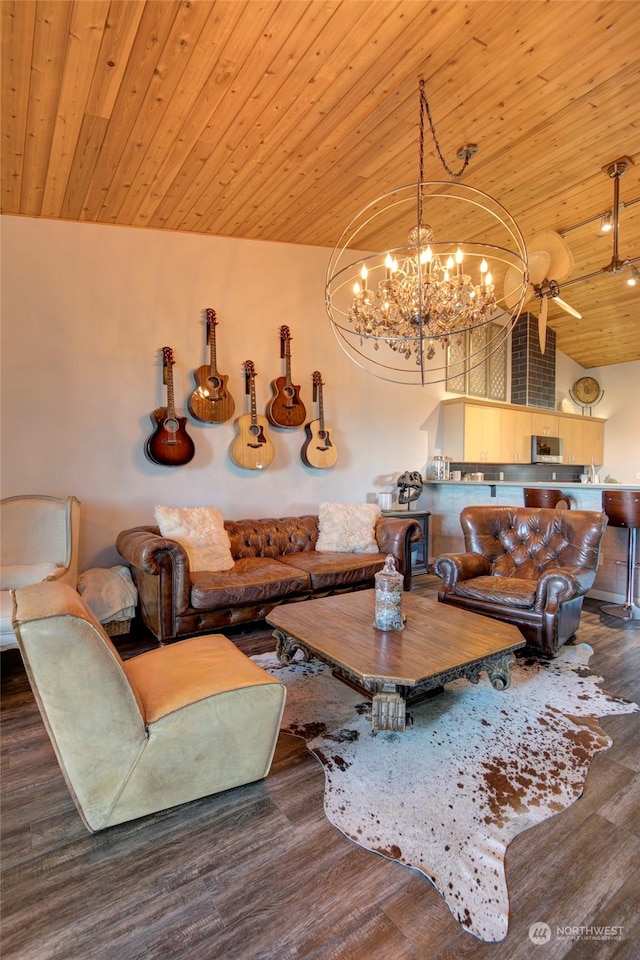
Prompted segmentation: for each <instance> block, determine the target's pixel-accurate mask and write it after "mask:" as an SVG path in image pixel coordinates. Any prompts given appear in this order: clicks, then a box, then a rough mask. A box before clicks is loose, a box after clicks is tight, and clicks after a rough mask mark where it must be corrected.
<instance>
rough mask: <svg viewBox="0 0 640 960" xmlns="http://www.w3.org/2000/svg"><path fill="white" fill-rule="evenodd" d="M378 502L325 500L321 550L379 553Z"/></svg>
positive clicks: (320, 528) (318, 545) (320, 524)
mask: <svg viewBox="0 0 640 960" xmlns="http://www.w3.org/2000/svg"><path fill="white" fill-rule="evenodd" d="M379 517H380V507H379V506H378V504H377V503H321V504H320V509H319V511H318V541H317V543H316V550H317V551H318V553H379V552H380V547H379V546H378V542H377V540H376V521H377V520H378V518H379Z"/></svg>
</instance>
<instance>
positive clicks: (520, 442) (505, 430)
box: [499, 409, 533, 463]
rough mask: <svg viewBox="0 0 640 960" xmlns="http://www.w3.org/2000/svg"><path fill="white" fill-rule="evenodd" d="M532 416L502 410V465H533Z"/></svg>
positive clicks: (521, 411) (517, 411)
mask: <svg viewBox="0 0 640 960" xmlns="http://www.w3.org/2000/svg"><path fill="white" fill-rule="evenodd" d="M532 433H533V431H532V429H531V414H530V413H529V412H528V411H523V410H507V409H504V410H500V460H499V462H500V463H531V434H532Z"/></svg>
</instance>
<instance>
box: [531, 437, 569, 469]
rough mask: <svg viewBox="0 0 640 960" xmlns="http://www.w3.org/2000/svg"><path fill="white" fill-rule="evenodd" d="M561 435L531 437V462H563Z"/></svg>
mask: <svg viewBox="0 0 640 960" xmlns="http://www.w3.org/2000/svg"><path fill="white" fill-rule="evenodd" d="M562 445H563V442H562V437H545V436H542V435H540V434H538V435H537V436H532V437H531V462H532V463H563V459H562V453H563V451H562Z"/></svg>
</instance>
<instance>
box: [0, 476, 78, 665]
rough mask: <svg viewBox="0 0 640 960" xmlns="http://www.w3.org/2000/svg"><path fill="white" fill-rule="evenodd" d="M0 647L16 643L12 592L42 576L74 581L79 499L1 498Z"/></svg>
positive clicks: (75, 577) (9, 646)
mask: <svg viewBox="0 0 640 960" xmlns="http://www.w3.org/2000/svg"><path fill="white" fill-rule="evenodd" d="M0 535H1V540H0V548H1V549H0V650H9V649H10V648H12V647H17V646H18V641H17V640H16V637H15V634H14V632H13V627H12V626H11V614H12V610H13V601H12V600H11V595H10V592H9V591H10V590H12V589H16V588H17V587H25V586H27V585H28V584H30V583H40V582H41V581H43V580H59V581H60V582H61V583H69V584H71V586H72V587H75V586H76V584H77V581H78V539H79V535H80V501H79V500H77V499H76V498H75V497H48V496H40V495H37V494H29V495H26V496H22V497H5V498H4V500H2V501H0Z"/></svg>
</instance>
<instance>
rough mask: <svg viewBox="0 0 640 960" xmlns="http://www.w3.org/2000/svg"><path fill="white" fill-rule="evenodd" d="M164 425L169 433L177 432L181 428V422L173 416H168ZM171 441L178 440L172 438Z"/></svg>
mask: <svg viewBox="0 0 640 960" xmlns="http://www.w3.org/2000/svg"><path fill="white" fill-rule="evenodd" d="M163 427H164V428H165V430H166V431H167V433H177V432H178V430H179V429H180V424H179V423H178V421H177V420H174V419H173V417H167V419H166V420H165V421H164V423H163ZM170 442H171V443H175V442H176V441H175V440H171V441H170Z"/></svg>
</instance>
